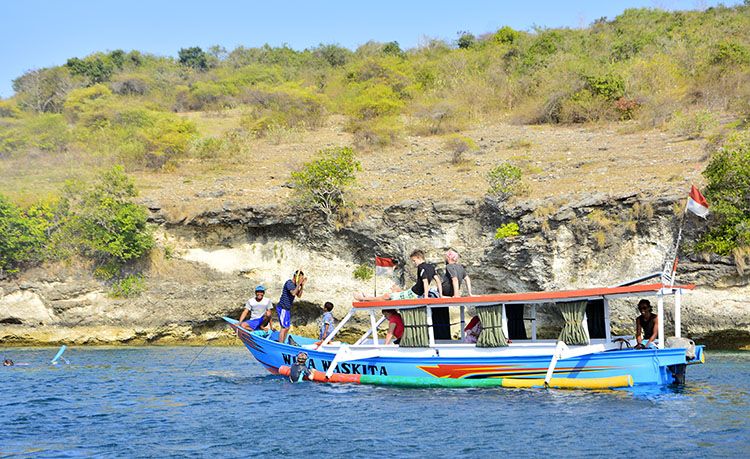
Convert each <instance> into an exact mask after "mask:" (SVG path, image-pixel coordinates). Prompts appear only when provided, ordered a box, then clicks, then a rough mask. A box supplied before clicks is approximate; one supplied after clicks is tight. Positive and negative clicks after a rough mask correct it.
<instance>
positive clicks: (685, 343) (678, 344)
mask: <svg viewBox="0 0 750 459" xmlns="http://www.w3.org/2000/svg"><path fill="white" fill-rule="evenodd" d="M666 344H667V347H670V348H684V349H685V357H686V358H687V359H688V360H693V359H694V358H695V342H694V341H693V340H692V339H688V338H677V337H675V336H670V337H669V338H667V343H666Z"/></svg>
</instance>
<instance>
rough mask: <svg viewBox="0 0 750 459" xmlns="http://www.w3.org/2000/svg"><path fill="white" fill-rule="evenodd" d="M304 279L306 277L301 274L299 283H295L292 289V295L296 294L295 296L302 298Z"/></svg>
mask: <svg viewBox="0 0 750 459" xmlns="http://www.w3.org/2000/svg"><path fill="white" fill-rule="evenodd" d="M306 280H307V277H304V276H302V279H300V281H299V284H297V286H296V287H294V290H292V296H296V297H297V298H302V289H304V288H305V281H306Z"/></svg>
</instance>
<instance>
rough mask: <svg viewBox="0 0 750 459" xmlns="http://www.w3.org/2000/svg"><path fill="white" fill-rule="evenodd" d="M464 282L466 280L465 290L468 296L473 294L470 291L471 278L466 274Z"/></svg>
mask: <svg viewBox="0 0 750 459" xmlns="http://www.w3.org/2000/svg"><path fill="white" fill-rule="evenodd" d="M464 282H466V291H467V292H468V293H469V296H474V294H473V293H471V278H469V276H468V275H467V276H466V277H464Z"/></svg>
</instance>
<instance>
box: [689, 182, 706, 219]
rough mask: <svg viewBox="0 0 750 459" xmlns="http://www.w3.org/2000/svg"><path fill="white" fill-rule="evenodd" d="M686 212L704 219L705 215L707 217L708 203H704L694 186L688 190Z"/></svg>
mask: <svg viewBox="0 0 750 459" xmlns="http://www.w3.org/2000/svg"><path fill="white" fill-rule="evenodd" d="M687 210H689V211H690V212H692V213H694V214H695V215H697V216H699V217H703V218H706V215H708V201H706V198H704V197H703V195H702V194H701V192H700V191H699V190H698V188H696V187H695V185H693V186H692V187H691V188H690V195H689V196H688V202H687Z"/></svg>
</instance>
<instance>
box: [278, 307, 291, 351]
mask: <svg viewBox="0 0 750 459" xmlns="http://www.w3.org/2000/svg"><path fill="white" fill-rule="evenodd" d="M276 312H277V313H278V315H279V326H281V330H280V331H279V342H280V343H285V342H286V336H287V334H288V333H289V327H290V326H291V324H292V317H291V311H289V310H288V309H284V308H281V307H278V308H276Z"/></svg>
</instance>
